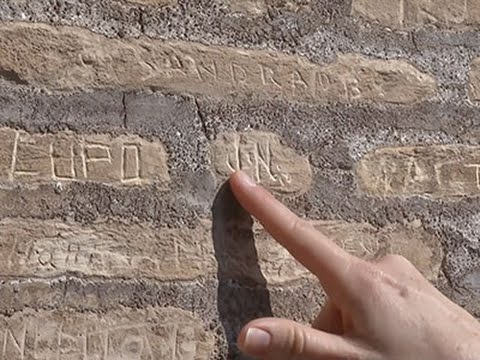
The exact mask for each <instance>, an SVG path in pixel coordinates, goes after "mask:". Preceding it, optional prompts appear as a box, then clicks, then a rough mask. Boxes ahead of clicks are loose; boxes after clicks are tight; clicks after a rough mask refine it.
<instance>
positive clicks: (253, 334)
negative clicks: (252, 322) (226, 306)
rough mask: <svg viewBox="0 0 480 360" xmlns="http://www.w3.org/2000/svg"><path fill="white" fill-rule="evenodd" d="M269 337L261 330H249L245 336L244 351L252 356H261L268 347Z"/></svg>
mask: <svg viewBox="0 0 480 360" xmlns="http://www.w3.org/2000/svg"><path fill="white" fill-rule="evenodd" d="M271 339H272V337H271V335H270V334H269V333H268V332H266V331H265V330H262V329H257V328H250V329H248V330H247V334H246V335H245V350H247V351H248V353H250V354H253V355H261V354H263V353H265V352H266V351H267V350H268V347H269V346H270V341H271Z"/></svg>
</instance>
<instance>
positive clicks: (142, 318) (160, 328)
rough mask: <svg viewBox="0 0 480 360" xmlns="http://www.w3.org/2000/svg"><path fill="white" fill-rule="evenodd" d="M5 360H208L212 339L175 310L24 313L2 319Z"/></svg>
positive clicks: (199, 324) (189, 317)
mask: <svg viewBox="0 0 480 360" xmlns="http://www.w3.org/2000/svg"><path fill="white" fill-rule="evenodd" d="M0 332H1V333H2V337H1V339H2V340H1V341H2V358H4V359H12V360H16V359H26V358H29V359H54V358H55V359H62V360H63V359H65V360H66V359H86V358H91V359H98V360H107V359H132V360H133V359H152V360H153V359H166V360H167V359H172V360H208V359H209V358H210V356H211V354H212V353H213V347H214V339H213V336H212V334H209V333H207V332H206V331H205V330H204V329H203V324H202V322H201V321H200V320H199V319H196V318H194V317H193V316H192V315H190V314H189V313H188V312H185V311H181V310H178V309H174V308H146V309H144V310H131V309H124V308H119V309H111V310H109V311H108V312H106V313H105V314H95V313H81V312H75V311H68V310H56V311H53V312H50V311H49V312H46V311H40V312H35V311H31V310H26V311H23V312H19V313H16V314H14V315H13V316H12V317H1V318H0Z"/></svg>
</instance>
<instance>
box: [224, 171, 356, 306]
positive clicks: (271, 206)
mask: <svg viewBox="0 0 480 360" xmlns="http://www.w3.org/2000/svg"><path fill="white" fill-rule="evenodd" d="M230 186H231V189H232V191H233V193H234V194H235V197H236V198H237V200H238V201H239V202H240V204H241V205H242V206H243V207H244V209H245V210H246V211H248V212H249V213H250V214H251V215H253V216H254V217H255V218H257V219H258V220H259V221H260V223H261V224H262V225H263V227H264V228H265V229H266V230H267V231H268V232H269V233H270V234H271V235H272V236H273V237H274V238H275V239H276V240H277V241H278V242H279V243H280V244H281V245H283V246H284V247H285V248H286V249H287V250H288V251H289V252H290V254H292V255H293V257H295V258H296V259H297V260H298V261H299V262H300V263H302V264H303V265H304V266H305V267H306V268H307V269H308V270H310V271H311V272H312V273H313V274H314V275H316V276H317V277H318V279H319V280H320V282H321V284H322V285H323V287H324V289H325V291H326V292H327V293H328V294H329V295H330V296H336V295H341V294H339V292H342V290H343V288H344V287H345V285H346V283H347V276H348V270H349V267H350V265H351V263H352V261H353V259H354V258H353V257H352V256H351V255H349V254H348V253H346V252H345V251H344V250H343V249H341V248H340V247H338V246H337V245H336V244H335V243H334V242H333V241H331V240H330V239H328V238H327V237H326V236H325V235H323V234H322V233H320V232H319V231H317V230H316V229H315V228H314V227H313V226H311V225H310V224H308V223H307V222H306V221H304V220H301V219H300V218H299V217H298V216H297V215H295V214H294V213H293V212H292V211H290V210H289V209H288V208H287V207H286V206H284V205H283V204H282V203H281V202H279V201H278V200H276V199H275V198H274V197H273V196H272V195H271V194H270V193H269V192H267V191H266V190H265V189H263V188H262V187H261V186H259V185H257V184H255V183H254V182H253V180H252V179H250V178H249V177H248V176H247V175H246V174H245V173H243V172H241V171H239V172H237V173H235V174H234V175H232V176H231V178H230ZM342 285H343V286H342Z"/></svg>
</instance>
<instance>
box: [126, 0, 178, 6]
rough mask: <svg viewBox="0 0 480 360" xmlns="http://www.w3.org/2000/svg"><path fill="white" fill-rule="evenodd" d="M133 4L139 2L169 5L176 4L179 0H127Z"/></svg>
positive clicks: (142, 3)
mask: <svg viewBox="0 0 480 360" xmlns="http://www.w3.org/2000/svg"><path fill="white" fill-rule="evenodd" d="M125 1H127V2H129V3H132V4H139V5H151V6H158V7H162V6H167V5H175V4H176V3H177V0H125Z"/></svg>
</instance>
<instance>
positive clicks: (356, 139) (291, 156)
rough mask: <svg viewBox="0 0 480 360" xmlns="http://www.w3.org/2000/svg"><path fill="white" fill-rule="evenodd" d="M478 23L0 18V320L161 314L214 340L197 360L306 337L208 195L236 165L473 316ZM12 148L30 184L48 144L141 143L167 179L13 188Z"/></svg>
mask: <svg viewBox="0 0 480 360" xmlns="http://www.w3.org/2000/svg"><path fill="white" fill-rule="evenodd" d="M401 4H403V5H404V6H403V7H402V6H401ZM479 19H480V6H478V1H476V0H462V1H457V0H455V1H445V0H438V1H434V0H432V1H427V0H406V1H403V2H402V1H391V0H388V1H382V2H380V1H377V0H249V1H236V0H214V1H212V0H198V1H191V0H177V1H163V0H159V1H146V0H132V1H126V0H104V1H97V0H75V1H73V0H62V1H57V0H36V1H24V0H3V1H1V2H0V32H1V35H0V43H1V45H0V128H1V129H2V130H1V134H2V135H1V136H2V141H1V142H0V159H3V160H0V164H2V165H0V168H1V169H2V170H0V177H1V178H2V182H1V184H0V224H1V225H0V245H2V246H1V247H0V254H1V257H2V259H4V260H2V264H3V265H2V266H1V267H0V269H2V271H1V272H0V280H1V281H0V298H1V300H2V301H0V314H2V316H5V318H3V317H2V319H3V320H2V321H7V322H8V321H9V320H11V319H18V318H20V317H21V316H22V314H37V315H38V316H39V318H42V319H44V322H45V323H46V324H47V325H48V324H51V323H52V322H51V320H49V319H52V317H53V316H54V315H52V314H59V313H62V314H69V315H65V316H66V317H67V318H68V317H70V316H71V319H72V320H68V319H67V320H66V321H67V322H68V321H74V320H76V319H79V316H85V317H90V316H93V314H95V319H96V320H97V321H99V322H101V321H102V320H101V319H102V317H106V318H108V319H110V320H111V321H114V320H115V319H114V318H115V316H117V315H118V311H119V310H118V309H119V307H123V308H122V309H123V310H121V311H127V312H129V311H132V313H136V314H146V311H147V310H146V309H150V308H152V307H153V308H154V309H155V310H154V313H155V315H152V316H153V318H154V320H155V319H156V320H158V319H161V316H162V315H161V313H162V311H164V309H163V308H177V309H180V310H181V311H182V312H188V313H189V314H191V315H185V316H187V318H189V319H190V317H194V318H195V320H194V322H195V324H197V325H198V329H204V330H205V331H206V333H207V334H211V336H213V337H214V340H215V346H214V347H215V349H214V350H213V351H212V353H211V359H212V360H226V359H241V358H242V357H241V356H240V355H239V351H238V349H237V348H236V346H235V338H236V335H237V334H238V332H239V331H240V328H241V327H242V325H243V324H245V323H246V322H247V321H249V320H251V319H253V318H256V317H260V316H272V315H274V316H279V317H284V318H291V319H294V320H297V321H301V322H303V323H308V322H310V321H311V320H312V319H313V318H314V317H315V315H316V313H317V312H318V310H319V308H320V306H321V304H323V302H324V301H325V294H324V293H323V291H322V290H321V287H320V286H319V285H318V283H317V281H316V280H315V279H313V278H312V277H310V276H309V275H308V274H307V273H306V272H305V269H303V268H302V267H301V266H300V265H298V263H296V262H295V261H294V260H293V259H292V258H291V257H290V255H288V254H287V253H286V251H285V250H284V249H282V248H281V247H280V246H279V245H277V244H276V243H274V242H273V240H272V239H271V238H270V237H269V236H268V235H267V234H266V233H265V232H264V231H262V230H261V228H259V227H258V226H257V225H256V224H255V223H254V222H253V221H252V219H250V218H249V217H248V216H247V215H246V214H245V212H244V211H242V210H241V209H240V208H239V206H238V204H236V203H235V202H234V199H233V196H232V194H231V193H230V192H229V191H228V187H227V186H222V182H223V180H224V178H225V176H226V175H227V174H228V173H229V172H230V171H231V170H232V168H237V167H238V168H243V169H246V170H249V171H251V172H252V173H253V174H254V175H256V177H257V180H260V182H262V183H263V184H265V185H267V186H268V187H269V188H270V189H272V190H273V191H274V192H275V194H276V196H278V197H279V198H280V199H281V200H282V201H284V202H285V203H286V204H287V205H288V206H289V207H291V208H292V209H293V210H294V211H295V212H296V213H298V214H299V215H301V216H302V217H304V218H306V219H309V220H310V221H312V223H313V224H314V226H315V227H318V228H319V229H321V230H322V231H323V232H325V233H326V234H327V235H328V236H330V237H331V238H332V239H333V240H334V241H335V242H336V243H338V244H339V245H341V246H342V247H344V248H345V249H347V250H348V251H350V252H352V253H353V254H355V255H357V256H360V257H364V258H366V259H370V260H375V259H378V258H380V257H382V256H383V255H385V254H389V253H400V254H402V255H404V256H405V257H407V258H409V259H410V260H411V261H412V262H413V263H414V264H415V265H416V266H417V267H418V268H419V269H420V270H421V271H422V272H423V274H424V275H425V276H427V278H428V279H429V280H431V281H432V282H433V283H434V284H435V285H436V286H437V288H438V289H439V290H440V291H442V292H443V293H444V294H445V295H447V296H448V297H450V298H451V299H452V300H453V301H455V302H457V303H458V304H459V305H461V306H463V307H464V308H465V309H467V310H468V311H470V312H471V313H472V314H474V315H475V316H476V317H477V318H480V301H479V299H480V286H479V283H480V271H479V269H480V260H479V259H480V246H479V241H478V239H479V238H480V226H479V225H478V224H480V215H479V213H478V212H479V211H478V209H480V196H478V183H477V178H476V175H477V174H476V171H477V168H476V166H477V165H476V164H478V161H477V160H478V159H477V157H478V156H477V154H476V153H477V152H478V148H479V146H480V140H479V139H480V136H479V135H480V120H479V119H480V107H479V106H478V103H477V102H478V101H479V100H480V91H479V90H478V89H479V88H480V85H479V81H480V80H479V79H480V76H479V75H478V74H479V73H480V71H479V70H478V67H479V64H478V62H479V60H478V59H479V58H480V50H479V49H480V42H479V36H478V25H479V23H480V21H479ZM149 64H150V65H149ZM215 66H216V68H215ZM232 69H233V70H232ZM197 70H198V71H197ZM215 71H217V73H215ZM9 134H20V135H21V137H22V139H24V140H27V142H23V143H21V146H20V147H17V150H20V152H18V153H17V155H16V157H15V158H17V159H20V162H19V163H18V164H19V165H22V164H23V165H25V166H23V170H25V169H35V171H37V169H46V168H45V166H47V168H48V169H51V162H50V163H49V164H47V162H46V161H45V159H51V156H50V152H49V145H51V144H52V142H53V144H54V145H56V143H55V142H58V141H59V140H61V139H65V140H66V139H68V140H66V141H65V144H63V145H64V146H63V147H62V149H63V150H67V149H64V148H69V147H70V146H73V147H74V148H75V147H77V148H78V147H80V148H81V146H82V144H83V143H85V142H87V143H88V142H89V141H91V140H99V141H100V142H101V144H97V145H102V146H106V145H108V146H109V147H110V148H111V149H113V150H114V148H115V147H120V148H121V146H124V142H123V140H124V139H129V140H128V141H130V140H132V139H135V144H136V145H139V146H138V149H139V151H138V155H139V158H142V156H143V152H142V148H145V149H146V146H157V147H158V149H159V150H158V152H155V158H156V159H159V158H161V159H163V160H162V167H159V168H158V171H155V172H154V173H155V176H154V178H159V179H163V180H165V181H153V183H150V181H137V182H136V183H135V184H133V183H132V184H125V183H122V181H121V174H120V175H118V176H117V175H115V176H114V178H113V181H112V179H111V178H109V179H105V178H100V177H96V178H93V179H92V180H93V181H85V179H75V180H76V181H71V180H70V181H58V180H59V179H54V178H53V177H48V176H47V177H45V176H44V175H42V176H43V177H42V179H41V181H39V179H38V176H37V180H34V181H31V180H32V179H31V178H30V177H28V176H27V177H25V174H24V175H23V176H22V177H21V178H15V180H14V181H13V179H11V178H13V176H12V175H13V172H12V167H11V165H12V163H11V162H10V167H9V166H5V164H6V163H7V164H8V162H9V161H7V160H8V159H10V160H12V158H13V153H12V149H13V148H14V147H15V139H13V144H12V135H9ZM15 136H16V135H15ZM19 140H20V137H19ZM140 145H141V146H140ZM55 148H56V147H55V146H54V149H55ZM57 148H58V147H57ZM62 149H60V150H62ZM103 149H105V148H103ZM160 149H163V150H160ZM215 149H217V151H214V150H215ZM223 149H227V150H228V151H226V152H223V153H222V151H223ZM63 150H62V151H61V154H62V156H63V154H64V153H65V151H63ZM113 150H112V151H113ZM121 151H122V150H120V152H121ZM81 153H82V151H80V154H81ZM114 153H115V151H113V152H112V155H113V154H114ZM136 153H137V150H133V148H132V150H131V152H128V151H127V153H126V154H125V155H126V158H127V159H128V161H127V163H130V164H131V163H132V162H131V160H133V163H135V161H134V160H135V156H134V154H136ZM116 154H117V155H115V156H116V159H118V151H117V152H116ZM97 155H99V154H97ZM100 155H101V154H100ZM121 155H122V154H121ZM92 156H93V154H92ZM74 158H75V156H74ZM120 158H122V156H121V157H120ZM33 159H35V160H33ZM55 159H56V158H55ZM70 159H71V157H68V156H67V157H66V159H65V160H66V161H65V162H63V163H62V164H63V165H62V166H63V167H62V168H63V169H70V167H69V166H68V165H70V164H71V161H70ZM112 159H113V158H112ZM69 161H70V162H69ZM227 161H228V163H227ZM80 163H82V160H81V161H80ZM65 164H66V165H65ZM147 164H150V165H152V163H151V162H150V161H148V163H147ZM153 164H157V165H156V166H158V164H159V163H158V161H154V162H153ZM15 165H17V164H15ZM103 165H107V164H104V163H101V162H97V163H95V166H101V168H98V169H100V170H99V171H104V169H106V168H105V167H103ZM229 165H230V166H229ZM467 166H468V167H467ZM18 169H20V168H18ZM115 169H117V170H115V171H118V169H122V167H120V168H118V167H115ZM137 169H138V167H137ZM285 169H287V170H285ZM13 170H17V168H16V167H15V168H14V169H13ZM20 170H22V169H20ZM165 171H166V172H165ZM133 172H135V171H133ZM42 174H44V173H43V172H42ZM46 174H49V173H48V172H46ZM80 174H81V172H80ZM110 174H111V172H110ZM116 174H118V172H116ZM165 174H168V179H167V178H166V177H165V176H166V175H165ZM257 175H258V176H257ZM289 178H290V180H291V182H287V179H289ZM5 179H6V180H5ZM118 179H120V180H118ZM167 180H168V181H167ZM385 180H387V181H385ZM282 181H283V183H282ZM386 185H387V186H386ZM386 188H387V189H388V191H386ZM14 244H16V245H14ZM100 244H101V245H102V246H100ZM79 245H81V246H79ZM198 245H203V246H200V247H198ZM8 249H16V251H13V252H12V251H8ZM202 251H204V253H202ZM91 255H93V256H91ZM99 259H101V261H98V260H99ZM87 261H88V262H87ZM95 261H96V262H95ZM42 263H43V265H42ZM52 264H53V265H54V266H55V267H56V269H54V268H53V266H52ZM86 264H88V266H86ZM112 269H113V270H112ZM32 310H33V311H36V312H38V313H33V312H32ZM167 311H172V310H171V309H170V310H167ZM173 311H178V310H173ZM108 314H117V315H108ZM28 316H30V315H28ZM32 316H33V315H32ZM109 316H110V317H109ZM142 316H144V315H142ZM192 319H193V318H192ZM12 321H13V320H12ZM15 321H17V320H15ZM78 321H81V320H78ZM78 321H77V322H78ZM12 324H18V323H15V322H14V323H12ZM97 324H98V323H97ZM15 326H16V325H15ZM96 326H97V325H96ZM98 326H99V325H98ZM52 327H53V326H52ZM12 331H13V332H14V334H15V336H16V337H15V339H17V340H18V341H20V340H21V336H17V334H19V335H21V334H22V331H23V329H22V328H21V326H20V325H18V326H16V327H15V328H12ZM5 334H7V340H8V349H9V350H11V351H12V352H13V353H12V357H13V358H15V356H17V354H19V352H18V351H17V350H18V347H16V346H15V344H17V345H19V344H21V342H18V341H17V342H15V343H14V342H13V338H12V337H11V336H10V333H8V332H4V335H3V336H2V334H0V340H1V341H4V336H5ZM169 336H170V334H165V335H161V336H160V337H161V339H159V341H158V343H159V344H161V343H162V341H165V339H167V340H168V339H170V337H169ZM209 336H210V335H209ZM72 341H74V339H73V340H72ZM28 344H30V343H28ZM72 345H75V344H74V343H73V342H72ZM28 346H30V345H28ZM168 346H170V345H166V346H165V347H164V348H163V349H164V350H165V349H168V351H169V350H170V348H169V347H168ZM189 346H190V345H188V346H185V347H184V349H185V351H186V352H185V353H184V354H188V351H187V350H186V348H189ZM131 348H132V349H135V347H134V346H132V347H131ZM2 349H3V348H2V347H0V352H1V351H3V350H2ZM72 349H74V348H73V347H72ZM137 349H138V348H137ZM162 351H163V350H162ZM178 354H180V353H178ZM55 355H56V354H55ZM71 355H72V356H75V354H73V353H72V354H71ZM72 356H70V357H68V356H67V354H62V356H60V360H63V359H65V360H67V359H70V358H72ZM188 356H189V355H185V356H183V358H187V359H188ZM17 357H18V356H17ZM49 357H53V358H58V356H49ZM127 358H129V359H135V357H134V356H127ZM137 358H138V357H137ZM181 358H182V357H180V355H178V356H177V359H176V360H180V359H181Z"/></svg>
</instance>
